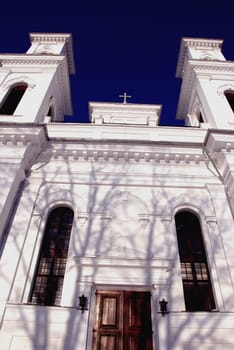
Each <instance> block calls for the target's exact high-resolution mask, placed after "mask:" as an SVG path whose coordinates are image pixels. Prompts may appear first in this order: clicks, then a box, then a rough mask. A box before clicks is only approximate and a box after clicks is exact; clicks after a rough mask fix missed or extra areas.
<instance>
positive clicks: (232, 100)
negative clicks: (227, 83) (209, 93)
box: [224, 90, 234, 112]
mask: <svg viewBox="0 0 234 350" xmlns="http://www.w3.org/2000/svg"><path fill="white" fill-rule="evenodd" d="M224 95H225V97H226V99H227V100H228V103H229V105H230V107H231V109H232V111H233V112H234V91H230V90H229V91H225V92H224Z"/></svg>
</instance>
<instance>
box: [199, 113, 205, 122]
mask: <svg viewBox="0 0 234 350" xmlns="http://www.w3.org/2000/svg"><path fill="white" fill-rule="evenodd" d="M199 123H204V118H203V116H202V114H201V112H200V113H199Z"/></svg>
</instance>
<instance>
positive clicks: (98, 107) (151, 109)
mask: <svg viewBox="0 0 234 350" xmlns="http://www.w3.org/2000/svg"><path fill="white" fill-rule="evenodd" d="M161 108H162V105H153V104H135V103H126V104H124V103H109V102H105V103H102V102H101V103H100V102H90V103H89V109H90V111H91V112H92V111H93V109H95V111H97V112H101V111H104V112H114V111H116V112H123V111H124V112H130V113H131V112H139V113H141V112H148V113H159V112H161Z"/></svg>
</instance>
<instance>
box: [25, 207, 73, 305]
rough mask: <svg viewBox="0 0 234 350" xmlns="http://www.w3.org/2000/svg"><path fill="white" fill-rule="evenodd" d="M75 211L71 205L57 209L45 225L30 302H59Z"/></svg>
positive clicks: (51, 303)
mask: <svg viewBox="0 0 234 350" xmlns="http://www.w3.org/2000/svg"><path fill="white" fill-rule="evenodd" d="M72 222H73V211H72V210H71V209H69V208H67V207H59V208H56V209H54V210H53V211H52V212H51V214H50V216H49V218H48V222H47V225H46V229H45V234H44V238H43V242H42V247H41V252H40V257H39V262H38V266H37V270H36V275H35V279H34V284H33V288H32V293H31V297H30V302H31V303H33V304H40V305H59V304H60V300H61V295H62V287H63V279H64V274H65V268H66V262H67V252H68V244H69V239H70V233H71V228H72Z"/></svg>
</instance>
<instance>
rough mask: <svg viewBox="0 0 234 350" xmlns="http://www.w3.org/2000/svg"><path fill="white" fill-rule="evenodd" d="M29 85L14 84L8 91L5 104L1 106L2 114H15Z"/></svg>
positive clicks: (0, 112)
mask: <svg viewBox="0 0 234 350" xmlns="http://www.w3.org/2000/svg"><path fill="white" fill-rule="evenodd" d="M27 87H28V85H27V84H23V83H22V84H17V85H15V86H13V87H12V88H11V89H10V91H9V92H8V94H7V96H6V98H5V100H4V101H3V104H2V105H1V107H0V114H7V115H12V114H14V112H15V110H16V108H17V106H18V104H19V102H20V100H21V98H22V97H23V95H24V93H25V91H26V89H27Z"/></svg>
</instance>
